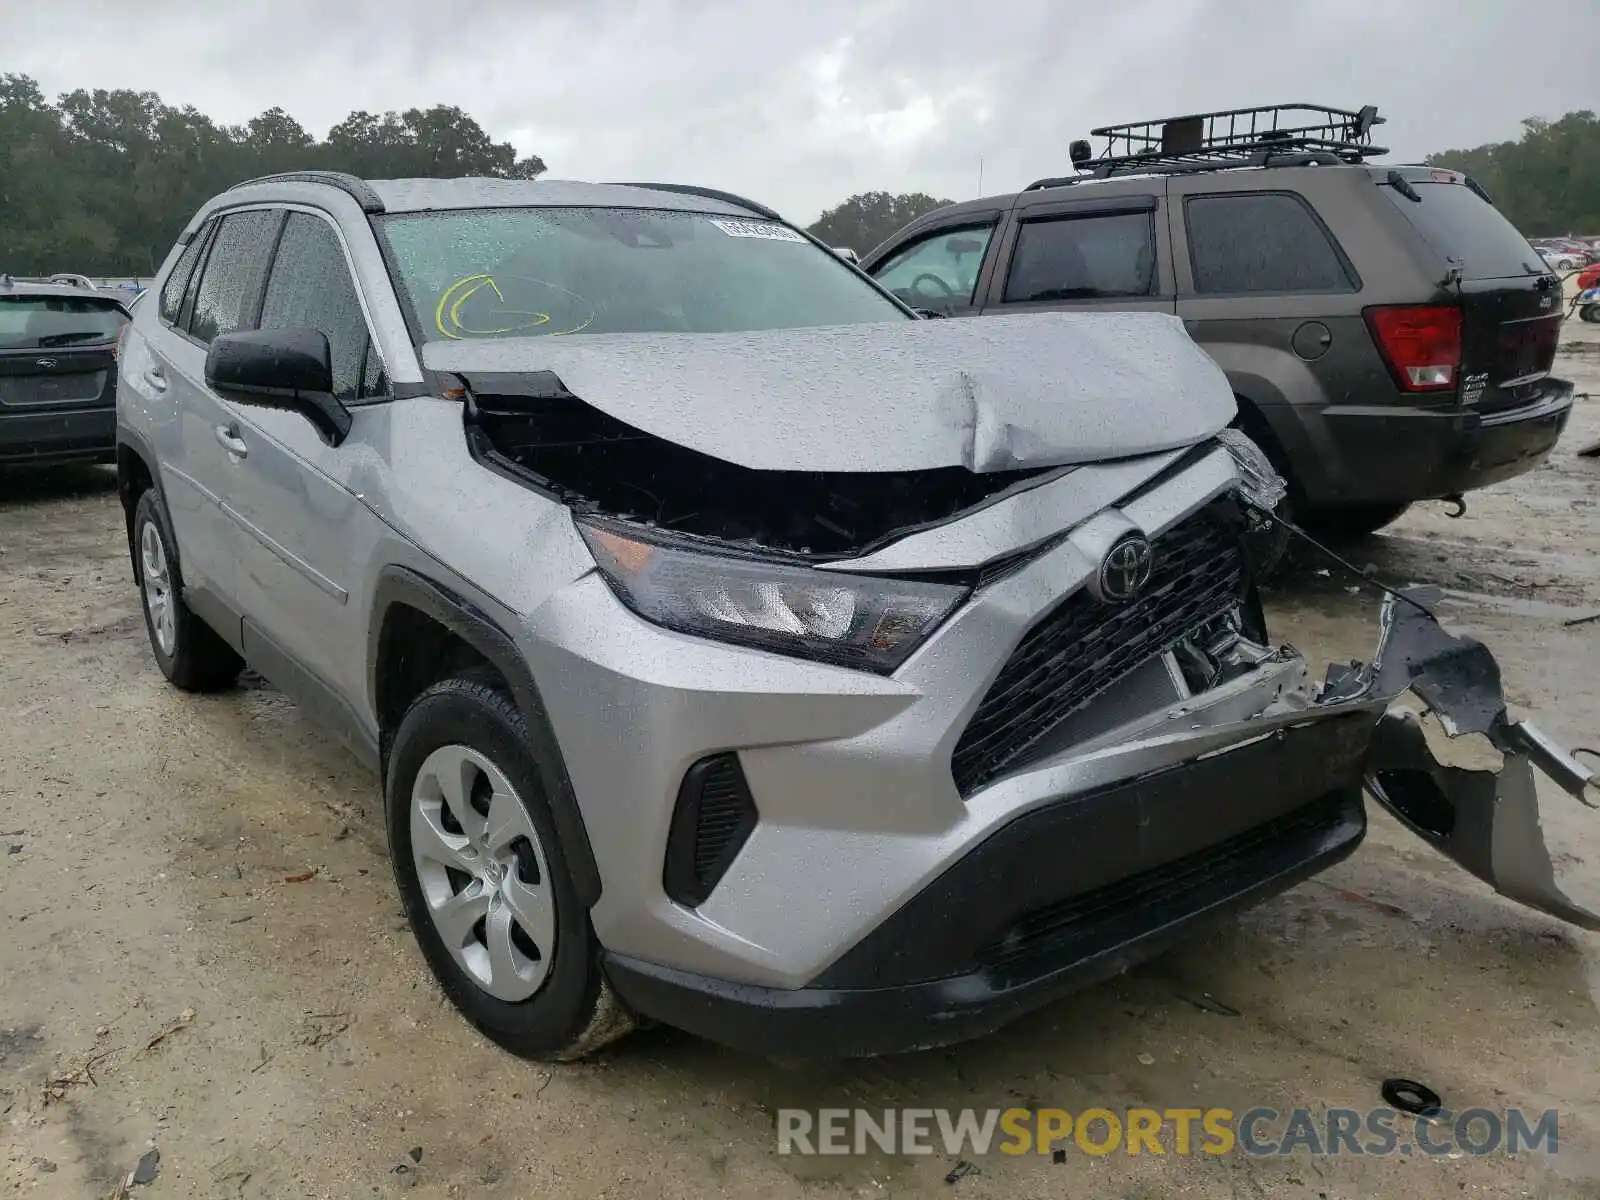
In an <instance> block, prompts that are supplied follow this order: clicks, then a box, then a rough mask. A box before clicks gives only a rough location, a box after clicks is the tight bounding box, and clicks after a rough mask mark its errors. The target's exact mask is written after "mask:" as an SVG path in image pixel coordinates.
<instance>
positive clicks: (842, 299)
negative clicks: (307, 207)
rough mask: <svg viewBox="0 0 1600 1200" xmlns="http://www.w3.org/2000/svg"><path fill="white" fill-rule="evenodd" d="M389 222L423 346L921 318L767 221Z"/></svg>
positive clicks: (590, 212)
mask: <svg viewBox="0 0 1600 1200" xmlns="http://www.w3.org/2000/svg"><path fill="white" fill-rule="evenodd" d="M378 226H379V229H380V232H381V236H382V237H383V238H384V239H385V240H386V241H387V243H388V247H389V251H390V254H391V258H392V261H393V263H394V267H395V269H396V271H397V274H398V276H399V279H398V283H399V285H400V291H401V294H402V297H403V298H404V299H405V300H406V301H407V302H408V303H409V304H410V306H411V309H412V312H413V314H414V316H415V318H416V325H417V328H418V329H420V330H421V334H422V337H423V339H424V340H425V341H441V340H445V339H462V338H494V337H530V336H535V337H536V336H551V337H553V336H559V335H561V334H580V333H675V332H676V333H731V332H739V331H743V330H753V329H788V328H796V327H800V326H817V325H859V324H864V323H866V322H871V321H896V320H914V319H915V318H914V317H912V316H911V315H910V314H909V313H907V312H906V311H905V310H904V309H902V308H900V307H899V306H898V305H896V304H895V303H894V302H893V301H892V300H890V299H889V298H888V297H886V296H884V295H883V294H882V293H881V292H879V291H877V290H876V289H875V288H874V287H872V285H871V284H869V283H867V282H866V281H865V280H864V279H862V278H861V276H859V275H858V274H856V273H855V271H853V270H852V269H851V268H850V267H849V266H847V265H846V264H845V263H843V262H842V261H840V259H839V258H838V256H836V255H834V254H830V253H829V252H828V251H827V250H824V249H821V248H819V247H818V246H816V245H814V244H813V243H811V242H809V241H807V240H806V239H805V238H803V237H802V236H801V235H800V234H798V233H796V232H795V231H794V230H792V229H790V228H788V227H787V226H785V225H780V224H776V223H772V222H767V221H755V220H749V219H746V218H742V217H720V216H708V215H706V214H704V213H686V212H674V211H666V210H655V209H619V208H495V209H464V210H458V211H449V212H432V213H417V214H414V215H397V216H389V217H382V218H380V219H379V221H378Z"/></svg>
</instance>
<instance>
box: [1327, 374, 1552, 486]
mask: <svg viewBox="0 0 1600 1200" xmlns="http://www.w3.org/2000/svg"><path fill="white" fill-rule="evenodd" d="M1571 415H1572V384H1570V383H1568V382H1566V381H1565V380H1558V379H1551V380H1547V381H1546V382H1545V385H1544V387H1543V389H1542V390H1541V392H1540V393H1539V395H1538V396H1537V397H1536V398H1535V399H1534V400H1533V401H1532V402H1530V403H1528V404H1525V405H1522V406H1521V407H1518V408H1512V409H1504V410H1502V411H1499V412H1494V413H1481V414H1480V413H1476V412H1473V411H1471V410H1470V409H1468V410H1465V411H1463V410H1461V409H1458V408H1449V409H1438V408H1397V407H1395V406H1393V405H1377V404H1370V405H1351V406H1345V405H1335V406H1332V407H1329V408H1326V409H1323V410H1322V412H1321V413H1320V414H1318V415H1317V416H1315V417H1314V418H1312V420H1313V421H1314V422H1315V423H1316V424H1319V425H1321V429H1320V430H1319V431H1318V434H1319V435H1320V436H1319V437H1318V438H1317V440H1320V441H1322V442H1323V447H1324V453H1323V455H1321V457H1322V461H1323V462H1324V464H1326V467H1325V469H1326V470H1327V472H1328V473H1327V476H1326V477H1325V478H1324V479H1323V480H1321V481H1320V483H1321V485H1322V486H1320V487H1319V486H1318V482H1319V481H1314V480H1312V479H1304V480H1303V486H1304V488H1305V491H1306V494H1307V498H1308V499H1309V500H1310V501H1312V502H1313V503H1317V504H1326V503H1335V504H1373V503H1377V504H1388V503H1406V502H1409V501H1413V500H1435V499H1439V498H1442V497H1445V496H1453V495H1457V494H1458V493H1461V492H1468V491H1472V490H1474V489H1475V488H1482V487H1488V486H1489V485H1490V484H1493V483H1500V482H1501V481H1503V480H1506V479H1511V478H1514V477H1515V476H1518V475H1521V474H1523V473H1524V472H1526V471H1530V470H1532V469H1533V468H1534V467H1537V466H1538V465H1539V464H1540V463H1541V462H1543V461H1544V460H1545V458H1546V457H1548V455H1549V454H1550V451H1551V450H1552V449H1554V448H1555V444H1556V442H1557V441H1558V440H1560V437H1561V433H1562V430H1564V429H1565V428H1566V426H1567V419H1568V418H1569V417H1570V416H1571ZM1336 464H1337V465H1336ZM1318 493H1322V494H1318Z"/></svg>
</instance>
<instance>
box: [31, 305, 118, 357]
mask: <svg viewBox="0 0 1600 1200" xmlns="http://www.w3.org/2000/svg"><path fill="white" fill-rule="evenodd" d="M127 323H128V316H127V314H126V313H124V312H123V311H122V309H121V308H120V307H119V306H118V305H117V304H116V303H115V302H114V301H111V300H101V299H96V298H94V297H91V296H6V297H0V350H54V349H57V348H59V347H65V346H94V345H98V344H100V343H104V342H110V341H115V340H116V336H117V332H118V331H119V330H120V329H121V328H122V327H123V326H124V325H126V324H127Z"/></svg>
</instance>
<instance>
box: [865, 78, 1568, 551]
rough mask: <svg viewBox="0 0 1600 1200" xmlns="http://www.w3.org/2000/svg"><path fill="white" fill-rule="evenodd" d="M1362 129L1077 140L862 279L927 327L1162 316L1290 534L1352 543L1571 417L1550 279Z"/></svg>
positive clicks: (1306, 112) (1542, 449) (1536, 454)
mask: <svg viewBox="0 0 1600 1200" xmlns="http://www.w3.org/2000/svg"><path fill="white" fill-rule="evenodd" d="M1381 122H1382V118H1381V117H1379V116H1378V115H1377V112H1376V110H1375V109H1373V108H1370V107H1369V108H1365V109H1362V110H1359V111H1348V110H1342V109H1332V108H1324V107H1320V106H1310V105H1279V106H1272V107H1267V108H1256V109H1237V110H1233V111H1228V112H1217V113H1205V114H1199V115H1196V116H1190V117H1177V118H1170V119H1167V120H1163V121H1151V122H1140V123H1137V124H1133V125H1119V126H1112V127H1107V128H1104V129H1097V130H1095V131H1094V134H1095V135H1096V136H1098V137H1104V138H1106V139H1107V145H1106V148H1105V150H1104V152H1103V153H1101V154H1100V155H1099V156H1098V157H1093V151H1092V149H1091V148H1090V145H1089V143H1088V142H1077V143H1074V144H1073V147H1072V159H1073V163H1074V164H1075V166H1076V167H1077V168H1078V172H1077V174H1074V175H1072V176H1068V177H1065V178H1058V179H1042V180H1039V181H1038V182H1037V183H1034V184H1031V185H1030V186H1029V187H1027V188H1025V189H1023V190H1022V191H1021V192H1018V193H1015V194H1013V195H1004V196H989V197H985V198H984V199H981V200H971V201H967V202H965V203H962V204H955V205H951V206H949V207H947V208H942V209H939V210H938V211H936V212H932V213H929V214H928V215H926V216H924V217H921V218H919V219H918V220H916V221H914V222H912V223H911V224H910V225H908V226H906V227H905V228H904V229H902V230H901V231H900V232H899V233H897V234H895V236H894V237H892V238H890V239H889V240H888V241H887V242H885V243H884V244H883V245H881V246H879V247H878V248H877V249H876V250H874V251H872V252H871V253H870V254H868V255H866V256H865V257H864V258H863V259H862V263H861V265H862V268H863V269H864V270H866V271H867V272H868V273H870V274H871V275H873V276H874V277H876V278H877V279H878V280H879V282H881V283H882V284H884V285H885V286H887V287H888V288H889V289H890V290H891V291H893V292H894V293H895V295H897V296H899V297H900V298H901V299H902V300H905V301H906V302H907V303H909V304H911V305H912V306H914V307H916V308H919V309H924V310H928V309H932V310H934V311H937V312H940V313H943V314H945V315H948V316H971V315H984V316H994V315H1001V314H1005V313H1012V312H1035V311H1039V310H1072V309H1085V310H1096V309H1148V310H1151V311H1155V312H1169V313H1176V314H1177V315H1178V316H1179V317H1182V318H1183V320H1184V322H1185V324H1186V325H1187V327H1188V329H1189V332H1190V334H1191V336H1193V337H1194V339H1195V340H1196V341H1197V342H1198V343H1199V344H1200V345H1201V346H1202V347H1204V348H1205V349H1206V351H1207V352H1208V353H1209V354H1210V355H1211V356H1212V358H1214V359H1215V360H1216V362H1217V363H1218V364H1219V365H1220V366H1221V367H1222V369H1223V370H1224V371H1225V372H1226V374H1227V376H1228V379H1229V380H1230V381H1231V382H1232V384H1233V390H1234V393H1235V394H1236V396H1237V397H1238V401H1239V418H1238V423H1239V424H1240V425H1241V426H1242V427H1243V428H1244V430H1245V431H1246V432H1247V433H1249V434H1250V435H1251V436H1252V437H1253V438H1255V439H1256V440H1257V441H1258V442H1260V443H1261V444H1262V446H1263V447H1264V448H1265V449H1266V451H1267V453H1268V454H1269V455H1270V456H1271V457H1272V458H1273V459H1274V461H1275V462H1276V464H1277V466H1278V468H1279V470H1280V471H1282V472H1283V474H1284V475H1285V476H1286V477H1287V479H1288V480H1289V484H1290V494H1289V499H1288V501H1287V503H1288V505H1289V507H1290V508H1291V509H1292V511H1293V513H1294V514H1295V517H1296V518H1297V519H1298V520H1299V521H1300V522H1301V523H1303V524H1305V525H1307V526H1310V527H1313V528H1317V529H1320V530H1321V531H1323V532H1326V533H1338V534H1344V535H1347V536H1348V535H1356V534H1361V533H1367V532H1370V531H1372V530H1375V529H1377V528H1378V527H1380V526H1382V525H1385V524H1387V523H1388V522H1389V521H1392V520H1394V518H1396V517H1397V516H1399V515H1400V513H1402V512H1403V511H1404V510H1405V509H1406V507H1407V506H1408V505H1409V504H1411V503H1412V502H1414V501H1417V500H1429V499H1444V498H1456V497H1459V496H1460V494H1461V493H1463V492H1466V491H1468V490H1471V489H1473V488H1480V487H1484V486H1486V485H1488V484H1491V483H1497V482H1499V481H1501V480H1504V479H1508V478H1511V477H1512V476H1515V475H1518V474H1520V473H1522V472H1524V471H1527V470H1529V469H1531V468H1533V467H1534V466H1537V465H1538V464H1539V463H1540V462H1541V461H1542V460H1543V459H1544V458H1545V456H1546V455H1547V454H1548V453H1549V452H1550V450H1551V448H1552V447H1553V446H1554V445H1555V443H1556V441H1557V439H1558V438H1559V437H1560V435H1561V431H1562V429H1563V428H1564V427H1565V425H1566V422H1567V417H1568V415H1569V414H1570V411H1571V406H1572V385H1571V384H1569V383H1566V382H1563V381H1561V380H1557V379H1554V378H1551V376H1550V370H1551V366H1552V364H1553V363H1554V360H1555V352H1556V341H1557V338H1558V335H1559V332H1560V328H1561V288H1560V284H1559V281H1558V280H1557V279H1556V277H1555V276H1554V275H1552V274H1551V273H1550V271H1549V270H1548V268H1547V267H1546V266H1545V264H1544V262H1543V260H1541V259H1540V257H1539V255H1538V252H1537V251H1535V250H1534V249H1533V247H1532V246H1530V245H1529V244H1528V242H1527V240H1526V239H1525V238H1524V237H1523V236H1522V235H1521V234H1520V233H1518V232H1517V230H1516V229H1515V228H1514V227H1513V226H1512V225H1511V223H1510V222H1509V221H1508V220H1506V218H1505V217H1504V216H1502V215H1501V213H1500V212H1499V211H1498V210H1497V209H1496V208H1495V207H1494V205H1493V204H1492V203H1491V202H1490V200H1489V197H1488V196H1486V195H1485V194H1484V192H1483V190H1482V189H1481V188H1479V187H1478V186H1477V185H1476V184H1475V183H1474V182H1473V181H1472V180H1471V179H1469V178H1467V177H1466V176H1464V175H1461V174H1459V173H1457V172H1454V171H1447V170H1441V169H1438V168H1433V167H1427V166H1400V167H1388V166H1380V165H1375V164H1373V163H1372V162H1370V161H1369V160H1370V159H1372V158H1374V157H1376V156H1379V155H1382V154H1384V153H1385V151H1384V150H1383V148H1382V147H1378V146H1374V145H1372V143H1371V130H1372V127H1373V126H1374V125H1377V124H1380V123H1381Z"/></svg>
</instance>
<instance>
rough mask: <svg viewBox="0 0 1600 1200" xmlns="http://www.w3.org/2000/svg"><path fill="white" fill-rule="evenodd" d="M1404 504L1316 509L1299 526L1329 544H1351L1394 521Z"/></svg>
mask: <svg viewBox="0 0 1600 1200" xmlns="http://www.w3.org/2000/svg"><path fill="white" fill-rule="evenodd" d="M1410 507H1411V505H1410V504H1409V503H1407V504H1348V505H1341V506H1340V507H1338V508H1318V509H1314V510H1313V511H1311V512H1308V513H1306V514H1305V516H1304V517H1303V518H1302V521H1301V524H1302V525H1303V526H1304V528H1305V530H1306V532H1307V533H1311V534H1315V535H1317V536H1319V537H1323V538H1326V539H1327V540H1329V541H1341V542H1351V541H1357V540H1359V539H1361V538H1364V537H1367V536H1369V535H1370V534H1374V533H1377V532H1378V530H1380V529H1382V528H1383V527H1384V526H1385V525H1387V524H1389V523H1390V522H1391V521H1397V520H1399V519H1400V517H1401V515H1402V514H1404V513H1405V511H1406V509H1408V508H1410Z"/></svg>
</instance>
